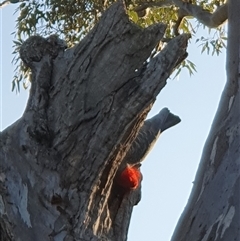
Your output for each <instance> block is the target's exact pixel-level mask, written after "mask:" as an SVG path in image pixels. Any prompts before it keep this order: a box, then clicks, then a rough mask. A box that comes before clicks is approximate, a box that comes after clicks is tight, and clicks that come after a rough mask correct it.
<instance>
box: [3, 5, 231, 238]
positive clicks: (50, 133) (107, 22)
mask: <svg viewBox="0 0 240 241" xmlns="http://www.w3.org/2000/svg"><path fill="white" fill-rule="evenodd" d="M164 30H165V26H164V25H163V24H156V25H154V26H151V27H149V28H147V29H141V28H139V27H137V26H136V25H134V24H133V23H131V22H130V21H129V20H128V18H127V15H126V13H125V10H124V6H123V4H122V3H121V2H118V3H116V4H114V5H113V6H112V7H111V8H110V9H109V10H108V11H106V13H105V14H103V16H102V18H101V21H100V22H99V23H98V24H97V25H96V26H95V27H94V29H93V30H92V31H91V32H90V33H89V34H88V36H87V37H86V38H84V39H83V40H82V41H81V42H80V43H79V44H78V45H76V46H75V47H74V48H71V49H67V50H64V48H65V46H64V42H63V41H61V40H59V39H58V38H57V37H56V36H50V37H49V38H47V39H44V38H42V37H40V36H34V37H31V38H29V39H28V40H27V41H26V42H25V43H24V44H23V45H22V47H21V50H20V56H21V58H22V60H23V62H24V63H25V64H26V65H27V66H28V67H30V68H31V70H32V84H31V92H30V97H29V101H28V104H27V107H26V110H25V112H24V114H23V116H22V118H20V119H19V120H18V121H17V122H15V123H14V124H13V125H12V126H10V127H8V128H7V129H6V130H4V131H3V132H2V133H1V138H0V147H1V149H0V160H1V162H0V190H1V195H0V215H1V220H0V240H4V241H9V240H19V241H32V240H35V241H43V240H57V241H59V240H64V241H70V240H84V241H85V240H86V241H87V240H92V241H94V240H113V241H123V240H126V239H127V231H128V226H129V222H130V218H131V212H132V208H133V206H134V205H136V204H137V203H138V201H139V200H140V187H138V188H137V189H136V190H125V189H122V188H121V187H119V186H118V184H117V183H116V178H117V174H118V172H119V170H120V169H121V168H122V167H123V166H124V165H126V163H137V162H139V161H141V160H142V158H143V157H144V155H145V154H146V153H147V152H148V150H149V148H150V146H151V144H152V143H153V142H154V141H155V140H156V138H157V136H158V134H159V132H160V131H163V130H164V129H166V128H167V127H170V126H172V125H174V124H176V123H177V122H179V121H180V120H179V118H177V117H176V116H173V115H171V114H170V113H169V111H168V110H167V109H164V110H163V111H161V112H160V113H159V115H157V116H156V117H155V118H154V119H152V120H151V121H147V122H145V124H144V126H143V127H142V128H141V126H142V125H143V122H144V119H145V117H146V115H147V113H148V112H149V110H150V109H151V107H152V104H153V103H154V101H155V98H156V96H157V95H158V93H159V92H160V91H161V89H162V88H163V87H164V86H165V84H166V79H167V78H168V76H169V75H170V74H171V72H172V71H173V70H174V68H175V67H176V66H177V65H178V64H179V63H180V62H181V61H182V60H183V59H184V58H185V57H186V55H187V54H186V45H187V40H188V38H189V36H188V35H181V36H178V37H177V38H175V39H173V40H172V41H170V42H169V43H168V45H167V46H166V47H165V48H164V49H163V50H162V51H161V53H160V54H158V55H157V56H156V57H155V58H153V59H152V60H151V61H150V62H149V63H147V64H146V60H147V59H148V57H149V56H150V54H151V51H152V49H153V48H154V46H155V45H156V44H157V42H158V41H159V40H160V39H161V38H162V36H163V34H164ZM233 104H234V103H233ZM156 122H159V123H160V124H161V123H162V122H165V124H163V125H159V126H158V127H157V128H156ZM138 133H139V134H138ZM136 136H137V138H136ZM135 138H136V139H135ZM134 143H138V144H137V145H136V144H134ZM131 146H132V147H131ZM143 147H144V151H143V152H141V153H140V152H139V151H140V150H141V151H142V148H143ZM138 150H139V151H138ZM129 153H130V154H129ZM138 153H140V154H138ZM126 154H127V155H126ZM133 156H134V157H135V159H134V161H133V160H132V158H133ZM129 158H130V159H131V160H130V159H129Z"/></svg>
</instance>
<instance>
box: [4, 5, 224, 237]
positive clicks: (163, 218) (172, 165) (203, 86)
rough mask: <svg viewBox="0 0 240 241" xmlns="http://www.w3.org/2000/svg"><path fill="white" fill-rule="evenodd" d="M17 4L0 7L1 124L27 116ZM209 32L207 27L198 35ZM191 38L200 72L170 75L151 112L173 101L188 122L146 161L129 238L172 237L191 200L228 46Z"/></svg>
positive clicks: (174, 109)
mask: <svg viewBox="0 0 240 241" xmlns="http://www.w3.org/2000/svg"><path fill="white" fill-rule="evenodd" d="M15 8H16V5H12V6H10V5H8V6H7V7H5V8H3V9H1V10H0V27H1V30H0V41H1V42H0V44H1V45H0V53H1V54H0V56H1V57H0V58H1V59H0V61H1V62H0V106H1V107H0V108H1V109H0V130H3V129H5V128H6V127H7V126H9V125H10V124H12V123H13V122H15V121H16V120H17V119H18V118H19V117H21V115H22V114H23V111H24V108H25V106H26V103H27V98H28V90H26V91H24V90H23V89H22V90H21V93H20V94H17V95H16V93H15V92H11V80H12V78H13V72H14V69H15V66H13V65H12V64H11V61H12V58H13V55H12V51H13V49H12V45H13V43H12V40H13V35H11V33H12V32H13V31H14V26H15V19H16V17H17V15H13V12H14V11H15ZM204 34H207V30H206V31H205V32H204V31H203V30H201V34H200V33H198V34H197V37H201V36H202V35H204ZM205 36H206V35H205ZM191 42H192V43H191V44H190V45H189V47H188V52H189V59H190V60H191V61H192V62H194V63H195V64H196V65H197V71H198V72H197V73H195V74H194V75H193V76H191V77H190V76H189V74H188V72H187V71H186V70H183V71H182V73H181V74H180V76H179V77H178V78H177V79H174V80H172V79H169V80H168V84H167V86H166V87H165V88H164V89H163V90H162V92H161V93H160V94H159V96H158V98H157V101H156V103H155V104H154V107H153V109H152V111H151V112H150V114H149V116H152V115H154V114H156V113H158V111H159V110H160V109H162V108H163V107H168V108H169V109H170V110H171V111H172V112H173V113H174V114H177V115H179V116H180V118H181V119H182V122H181V123H180V124H178V125H177V126H175V127H173V128H171V129H169V130H167V131H166V132H165V133H163V134H162V136H161V137H160V139H159V140H158V142H157V144H156V145H155V147H154V149H153V150H152V151H151V153H150V154H149V156H148V157H147V158H146V160H145V161H144V163H143V166H142V169H141V170H142V173H143V182H142V200H141V202H140V203H139V204H138V206H136V207H135V208H134V211H133V216H132V220H131V225H130V230H129V236H128V237H129V238H128V240H129V241H136V240H137V241H146V240H151V241H168V240H170V237H171V235H172V233H173V230H174V227H175V226H176V223H177V220H178V218H179V216H180V214H181V212H182V211H183V208H184V206H185V205H186V203H187V199H188V197H189V194H190V191H191V188H192V185H193V184H192V182H193V181H194V177H195V173H196V170H197V167H198V164H199V161H200V157H201V153H202V149H203V145H204V143H205V140H206V138H207V135H208V133H209V130H210V127H211V123H212V120H213V117H214V115H215V112H216V108H217V106H218V103H219V99H220V95H221V92H222V90H223V87H224V84H225V79H226V77H225V51H224V53H223V54H221V55H220V56H218V57H217V56H214V57H212V56H208V55H206V54H201V53H200V52H201V49H200V48H199V47H198V46H197V45H196V44H194V43H195V40H194V39H192V40H191Z"/></svg>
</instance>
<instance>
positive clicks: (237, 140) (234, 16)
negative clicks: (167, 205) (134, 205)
mask: <svg viewBox="0 0 240 241" xmlns="http://www.w3.org/2000/svg"><path fill="white" fill-rule="evenodd" d="M228 5H229V9H228V45H227V62H226V70H227V82H226V85H225V88H224V91H223V94H222V96H221V101H220V103H219V107H218V111H217V114H216V116H215V119H214V122H213V124H212V128H211V131H210V134H209V136H208V139H207V141H206V144H205V147H204V150H203V154H202V158H201V161H200V165H199V168H198V172H197V174H196V178H195V181H194V187H193V190H192V193H191V196H190V198H189V200H188V204H187V206H186V208H185V210H184V212H183V214H182V216H181V218H180V220H179V222H178V225H177V227H176V229H175V232H174V234H173V237H172V239H171V240H172V241H192V240H197V241H198V240H199V241H200V240H201V241H210V240H215V241H220V240H221V241H234V240H236V241H238V240H240V229H239V227H240V135H239V134H240V108H239V103H240V93H239V86H240V31H239V26H240V18H239V12H240V1H238V0H229V4H228Z"/></svg>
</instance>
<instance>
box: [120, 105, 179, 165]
mask: <svg viewBox="0 0 240 241" xmlns="http://www.w3.org/2000/svg"><path fill="white" fill-rule="evenodd" d="M180 121H181V119H180V118H179V117H178V116H176V115H174V114H172V113H171V112H170V111H169V110H168V109H167V108H164V109H162V110H161V111H160V112H159V113H158V114H157V115H155V116H154V117H152V118H151V119H148V120H146V121H145V122H144V124H143V126H142V128H141V129H140V131H139V133H138V135H137V137H136V139H135V140H134V141H133V143H132V146H131V148H130V150H129V151H128V153H127V154H126V156H125V157H124V159H123V162H122V164H124V165H125V164H126V163H128V164H132V165H135V164H138V163H140V162H142V161H143V160H144V159H145V157H146V156H147V154H148V153H149V151H150V150H151V149H152V147H153V146H154V144H155V142H156V141H157V139H158V137H159V135H160V133H162V132H163V131H165V130H167V129H168V128H170V127H172V126H174V125H176V124H178V123H179V122H180Z"/></svg>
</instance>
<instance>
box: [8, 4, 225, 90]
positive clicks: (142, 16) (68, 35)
mask: <svg viewBox="0 0 240 241" xmlns="http://www.w3.org/2000/svg"><path fill="white" fill-rule="evenodd" d="M113 2H115V0H108V1H107V0H38V1H36V0H29V1H25V2H22V3H21V4H20V5H19V6H18V8H17V10H16V12H19V17H18V19H17V24H16V32H15V36H16V41H14V47H15V50H14V52H13V53H14V54H15V57H14V59H13V63H14V64H16V66H17V67H16V70H15V75H14V78H13V82H12V89H13V90H14V89H16V91H19V90H20V88H19V84H20V82H23V87H24V88H27V86H28V79H30V78H29V75H30V72H29V70H28V69H27V68H26V67H25V66H24V65H23V64H22V63H21V61H20V59H19V56H18V52H19V48H20V46H21V44H22V42H23V41H24V40H26V39H27V38H28V37H29V36H31V35H36V34H40V35H41V36H43V37H45V36H49V35H51V34H58V35H59V36H60V37H61V38H62V39H64V40H65V42H66V43H67V44H68V46H69V47H71V46H73V45H74V44H76V43H78V42H79V41H80V40H81V39H83V37H84V36H86V34H87V33H88V32H89V31H90V29H91V28H92V27H93V26H94V25H95V24H96V22H97V21H98V20H99V18H100V17H101V14H102V13H103V11H104V10H106V8H108V7H109V6H110V5H111V4H112V3H113ZM141 2H142V1H140V0H128V1H127V8H128V14H129V17H130V19H131V20H132V21H133V22H135V23H136V24H138V25H140V26H142V27H147V26H149V25H151V24H154V23H157V22H163V23H165V24H167V30H166V33H165V39H166V40H169V39H171V38H173V37H174V31H173V27H174V25H175V23H176V21H177V20H178V8H177V7H176V6H174V5H168V6H161V7H157V6H152V7H151V8H147V9H145V10H144V11H142V12H136V11H135V10H136V7H139V6H141ZM145 2H147V3H152V2H153V3H156V2H164V0H162V1H159V0H153V1H150V0H146V1H145ZM192 3H196V1H195V0H193V1H192ZM222 3H223V0H212V1H208V0H203V1H197V4H199V5H201V6H204V8H205V9H208V10H209V11H211V12H213V11H214V10H215V9H216V7H217V6H219V5H221V4H222ZM191 19H192V17H187V18H184V19H183V21H182V22H181V24H180V26H179V32H180V33H181V32H185V33H186V32H187V33H191V34H195V32H196V30H197V28H198V27H199V25H200V24H197V26H195V27H193V26H192V23H193V21H191ZM223 32H224V31H223V29H222V28H219V29H217V31H216V33H217V34H215V35H214V36H213V37H212V39H208V38H203V37H202V38H199V39H197V41H196V42H199V43H200V45H201V46H202V52H204V51H207V52H208V53H209V52H210V51H211V52H212V54H214V53H216V54H219V53H220V52H221V49H222V48H223V47H224V46H225V44H224V40H225V37H224V34H223ZM211 48H212V50H211ZM158 51H159V49H158V48H157V47H156V49H155V53H156V52H158ZM183 67H184V68H187V69H188V70H189V73H190V74H193V72H194V71H195V70H196V69H195V65H194V64H193V63H192V62H190V61H189V60H187V61H184V62H183V63H182V64H181V65H180V67H179V70H178V71H177V73H178V74H179V73H180V71H181V69H182V68H183Z"/></svg>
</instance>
